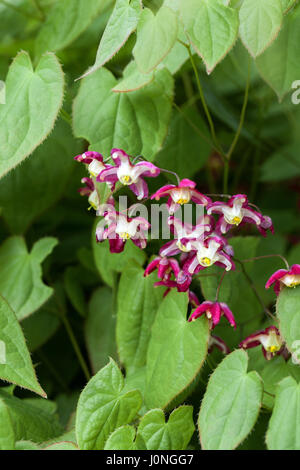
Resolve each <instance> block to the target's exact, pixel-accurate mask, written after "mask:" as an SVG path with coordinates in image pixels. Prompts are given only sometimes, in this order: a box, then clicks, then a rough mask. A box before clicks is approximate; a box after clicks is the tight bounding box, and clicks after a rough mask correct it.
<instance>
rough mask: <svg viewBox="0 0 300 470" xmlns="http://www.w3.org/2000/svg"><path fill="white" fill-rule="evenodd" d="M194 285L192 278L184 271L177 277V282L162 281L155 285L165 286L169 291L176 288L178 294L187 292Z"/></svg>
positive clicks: (170, 280)
mask: <svg viewBox="0 0 300 470" xmlns="http://www.w3.org/2000/svg"><path fill="white" fill-rule="evenodd" d="M191 283H192V276H191V275H190V274H188V273H186V272H184V271H182V270H180V271H179V272H178V273H177V275H176V276H175V280H172V279H170V278H169V279H164V280H162V281H159V282H156V283H155V284H154V285H155V286H156V287H157V286H165V287H167V288H168V289H173V288H176V289H177V291H178V292H187V291H188V290H189V287H190V285H191Z"/></svg>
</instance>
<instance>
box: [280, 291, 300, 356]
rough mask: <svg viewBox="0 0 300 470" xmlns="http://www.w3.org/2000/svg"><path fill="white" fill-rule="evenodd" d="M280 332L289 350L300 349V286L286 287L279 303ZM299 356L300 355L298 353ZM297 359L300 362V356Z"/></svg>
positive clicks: (295, 350)
mask: <svg viewBox="0 0 300 470" xmlns="http://www.w3.org/2000/svg"><path fill="white" fill-rule="evenodd" d="M276 311H277V316H278V318H279V329H280V333H281V335H282V337H283V339H284V341H285V342H286V346H287V348H288V350H289V351H290V352H291V353H293V352H297V351H299V349H300V287H295V288H290V287H284V288H283V289H282V291H281V292H280V294H279V296H278V299H277V305H276ZM298 356H299V355H298ZM296 359H298V360H299V362H300V357H297V358H296Z"/></svg>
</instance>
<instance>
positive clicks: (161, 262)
mask: <svg viewBox="0 0 300 470" xmlns="http://www.w3.org/2000/svg"><path fill="white" fill-rule="evenodd" d="M156 269H157V276H158V278H159V279H162V280H163V281H169V280H170V279H171V276H172V274H174V276H175V277H176V276H177V275H178V273H179V272H180V266H179V263H178V261H177V260H176V259H174V258H166V257H162V256H157V257H156V258H154V260H153V261H151V262H150V263H149V264H148V266H147V268H146V269H145V272H144V276H145V277H146V276H149V275H150V274H151V273H153V271H155V270H156Z"/></svg>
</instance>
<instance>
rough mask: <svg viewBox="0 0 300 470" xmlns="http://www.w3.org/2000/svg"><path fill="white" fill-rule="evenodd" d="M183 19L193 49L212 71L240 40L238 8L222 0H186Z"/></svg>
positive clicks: (182, 8) (208, 71)
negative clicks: (238, 37) (229, 5)
mask: <svg viewBox="0 0 300 470" xmlns="http://www.w3.org/2000/svg"><path fill="white" fill-rule="evenodd" d="M181 18H182V21H183V24H184V27H185V31H186V33H187V36H188V38H189V40H190V42H191V44H192V46H193V48H194V49H195V51H196V52H197V54H199V55H200V57H202V59H203V61H204V63H205V65H206V70H207V73H208V74H210V73H211V72H212V71H213V69H214V68H215V67H216V65H217V64H218V63H219V62H220V61H221V60H222V59H223V58H224V57H225V56H226V55H227V54H228V52H229V51H230V49H231V48H232V47H233V45H234V43H235V41H236V39H237V35H238V28H239V19H238V12H237V10H234V9H233V8H230V7H228V6H224V5H223V4H222V2H220V0H201V1H199V0H185V1H184V2H182V4H181Z"/></svg>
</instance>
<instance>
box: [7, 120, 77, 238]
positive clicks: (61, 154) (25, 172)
mask: <svg viewBox="0 0 300 470" xmlns="http://www.w3.org/2000/svg"><path fill="white" fill-rule="evenodd" d="M80 149H81V144H80V145H78V143H76V141H75V140H74V138H73V136H72V134H71V131H70V127H69V126H68V125H67V124H66V123H65V122H63V121H59V122H58V123H57V125H56V126H55V129H54V132H53V133H52V134H51V135H50V136H49V138H48V139H47V140H46V141H45V143H44V144H43V145H41V147H39V148H38V149H37V150H36V151H35V152H34V154H33V155H32V157H31V158H29V159H27V160H25V162H24V163H23V164H22V165H19V166H18V167H17V168H15V169H14V170H13V171H11V172H10V173H9V174H8V175H6V176H5V177H4V178H3V180H2V181H1V184H0V207H1V208H2V214H1V215H2V217H3V218H4V220H5V222H6V223H7V225H8V226H9V228H10V230H11V232H13V233H17V234H21V233H24V232H26V230H27V229H28V227H29V225H30V224H32V222H33V221H34V220H35V219H36V218H37V217H38V216H39V215H40V214H42V213H43V212H44V211H45V210H46V209H48V208H49V207H51V206H52V205H53V204H54V203H55V202H57V201H58V200H59V199H60V197H61V196H62V194H63V191H64V189H65V187H66V185H67V183H68V181H69V178H70V175H71V172H72V169H73V168H74V165H75V162H74V161H73V159H72V157H73V156H74V155H76V154H77V153H79V151H80Z"/></svg>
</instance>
